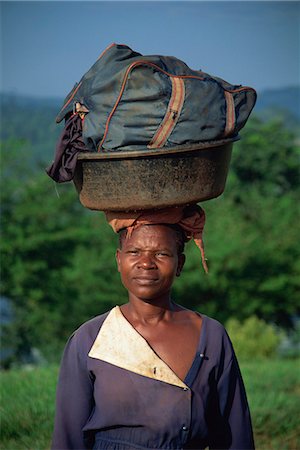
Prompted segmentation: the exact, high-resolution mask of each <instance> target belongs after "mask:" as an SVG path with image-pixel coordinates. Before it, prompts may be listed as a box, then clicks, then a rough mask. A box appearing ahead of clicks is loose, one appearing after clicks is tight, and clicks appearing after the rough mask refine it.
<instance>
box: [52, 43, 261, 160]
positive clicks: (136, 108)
mask: <svg viewBox="0 0 300 450" xmlns="http://www.w3.org/2000/svg"><path fill="white" fill-rule="evenodd" d="M255 101H256V92H255V90H254V89H252V88H250V87H243V86H235V85H231V84H229V83H227V82H226V81H224V80H221V79H220V78H217V77H213V76H211V75H208V74H207V73H204V72H202V71H196V70H192V69H190V68H189V67H188V66H187V65H186V64H185V63H184V62H182V61H180V60H179V59H177V58H174V57H169V56H157V55H154V56H142V55H141V54H139V53H137V52H134V51H133V50H131V49H130V48H129V47H127V46H126V45H119V44H112V45H110V46H109V47H108V48H107V49H106V50H105V51H104V52H103V53H102V54H101V56H100V57H99V59H98V60H97V61H96V62H95V64H94V65H93V66H92V67H91V68H90V70H89V71H88V72H87V73H86V74H85V75H84V76H83V77H82V79H81V81H80V82H79V83H78V84H76V85H75V86H74V88H73V90H72V91H71V92H70V94H69V95H68V96H67V98H66V100H65V102H64V105H63V107H62V109H61V111H60V112H59V114H58V116H57V119H56V120H57V122H60V121H61V120H62V119H64V118H68V117H69V116H70V115H71V114H72V113H78V114H79V115H80V116H81V117H82V119H84V120H83V127H82V138H83V141H84V143H85V145H86V147H87V148H88V149H90V150H91V151H96V150H98V151H113V150H137V149H141V150H143V149H151V148H163V147H164V148H168V147H174V146H178V145H182V144H195V143H197V142H205V141H212V140H219V139H224V138H229V137H233V136H235V135H237V134H238V132H239V130H240V129H241V128H242V127H243V126H244V125H245V123H246V121H247V119H248V117H249V114H250V113H251V111H252V109H253V107H254V104H255Z"/></svg>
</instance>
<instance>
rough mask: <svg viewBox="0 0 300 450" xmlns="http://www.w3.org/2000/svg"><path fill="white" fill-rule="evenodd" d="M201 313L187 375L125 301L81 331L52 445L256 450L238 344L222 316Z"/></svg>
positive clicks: (64, 379)
mask: <svg viewBox="0 0 300 450" xmlns="http://www.w3.org/2000/svg"><path fill="white" fill-rule="evenodd" d="M201 316H202V319H203V322H202V329H201V335H200V339H199V343H198V348H197V352H196V355H195V359H194V362H193V364H192V366H191V368H190V370H189V372H188V374H187V376H186V378H185V380H183V381H182V380H180V379H179V378H178V377H177V375H176V374H175V373H174V372H173V371H172V370H171V369H170V368H169V367H168V366H167V365H166V364H165V363H164V362H163V361H162V360H161V359H160V358H159V357H158V356H157V354H156V353H155V352H154V351H153V350H152V348H151V347H150V346H149V345H148V343H147V341H146V340H145V339H144V338H143V337H142V336H141V335H140V334H139V333H138V332H137V331H136V330H135V329H134V328H133V327H132V326H131V324H130V323H129V322H128V321H127V320H126V319H125V317H124V316H123V314H122V313H121V310H120V308H119V307H118V306H116V307H115V308H113V309H112V310H111V311H110V312H109V313H106V314H103V315H101V316H98V317H95V318H94V319H92V320H90V321H88V322H86V323H85V324H84V325H82V326H81V327H80V328H79V329H78V330H77V331H75V333H74V334H73V335H72V336H71V337H70V339H69V341H68V343H67V345H66V348H65V352H64V355H63V359H62V363H61V370H60V375H59V381H58V387H57V405H56V417H55V428H54V433H53V442H52V449H53V450H54V449H55V450H66V449H81V450H83V449H86V448H87V449H94V450H96V449H97V450H129V449H140V450H141V449H188V448H189V449H204V448H206V447H209V448H210V449H236V450H242V449H253V448H254V443H253V435H252V427H251V419H250V414H249V408H248V404H247V399H246V394H245V389H244V385H243V381H242V378H241V374H240V371H239V367H238V363H237V360H236V357H235V354H234V350H233V348H232V344H231V342H230V339H229V337H228V335H227V333H226V331H225V329H224V328H223V326H222V325H221V324H220V323H219V322H217V321H216V320H214V319H210V318H209V317H207V316H205V315H201Z"/></svg>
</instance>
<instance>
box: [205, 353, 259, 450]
mask: <svg viewBox="0 0 300 450" xmlns="http://www.w3.org/2000/svg"><path fill="white" fill-rule="evenodd" d="M232 351H233V350H232ZM216 390H217V392H216V395H217V399H218V400H217V403H218V404H217V409H218V414H217V416H218V417H219V419H217V420H216V417H215V426H214V432H213V436H214V437H213V441H214V442H213V443H212V446H210V448H218V449H220V448H222V449H232V450H252V449H254V448H255V447H254V441H253V432H252V425H251V418H250V412H249V407H248V402H247V397H246V392H245V388H244V383H243V380H242V376H241V373H240V369H239V366H238V362H237V360H236V357H235V354H234V352H233V354H232V358H231V359H230V362H229V363H228V364H227V366H226V367H225V368H224V370H223V371H222V374H221V376H220V378H219V380H218V382H217V386H216Z"/></svg>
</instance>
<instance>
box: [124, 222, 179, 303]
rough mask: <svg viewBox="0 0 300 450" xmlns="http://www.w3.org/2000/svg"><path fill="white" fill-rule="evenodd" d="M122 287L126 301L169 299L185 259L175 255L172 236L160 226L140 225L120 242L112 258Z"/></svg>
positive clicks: (174, 242)
mask: <svg viewBox="0 0 300 450" xmlns="http://www.w3.org/2000/svg"><path fill="white" fill-rule="evenodd" d="M116 258H117V263H118V270H119V272H120V273H121V279H122V283H123V285H124V286H125V288H126V289H127V290H128V293H129V299H131V298H133V297H135V298H137V299H140V300H147V301H150V300H156V301H157V300H159V299H169V295H170V290H171V287H172V284H173V281H174V278H175V276H179V275H180V272H181V270H182V267H183V264H184V260H185V257H184V255H183V254H181V255H178V250H177V243H176V232H175V231H174V230H172V229H171V228H169V227H167V226H164V225H144V226H141V227H139V228H137V229H136V230H135V231H134V232H133V233H132V235H131V237H130V238H129V239H123V242H122V248H121V249H118V250H117V254H116Z"/></svg>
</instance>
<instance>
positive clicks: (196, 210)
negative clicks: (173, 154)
mask: <svg viewBox="0 0 300 450" xmlns="http://www.w3.org/2000/svg"><path fill="white" fill-rule="evenodd" d="M105 215H106V219H107V221H108V222H109V224H110V225H111V227H112V228H113V230H114V231H115V232H116V233H118V232H119V231H120V230H122V229H124V228H127V236H128V237H130V235H131V233H132V232H133V230H135V229H136V228H138V227H140V226H142V225H155V224H156V225H158V224H173V225H175V224H176V225H179V226H180V227H181V229H182V230H183V231H184V234H185V237H186V239H187V241H189V240H190V239H194V241H195V243H196V245H197V246H198V247H199V249H200V251H201V258H202V265H203V268H204V270H205V272H206V273H207V272H208V268H207V264H206V259H205V254H204V244H203V240H202V233H203V228H204V224H205V212H204V210H203V209H202V208H201V207H200V206H199V205H191V206H176V207H172V208H164V209H157V210H145V211H130V212H123V211H105Z"/></svg>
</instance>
